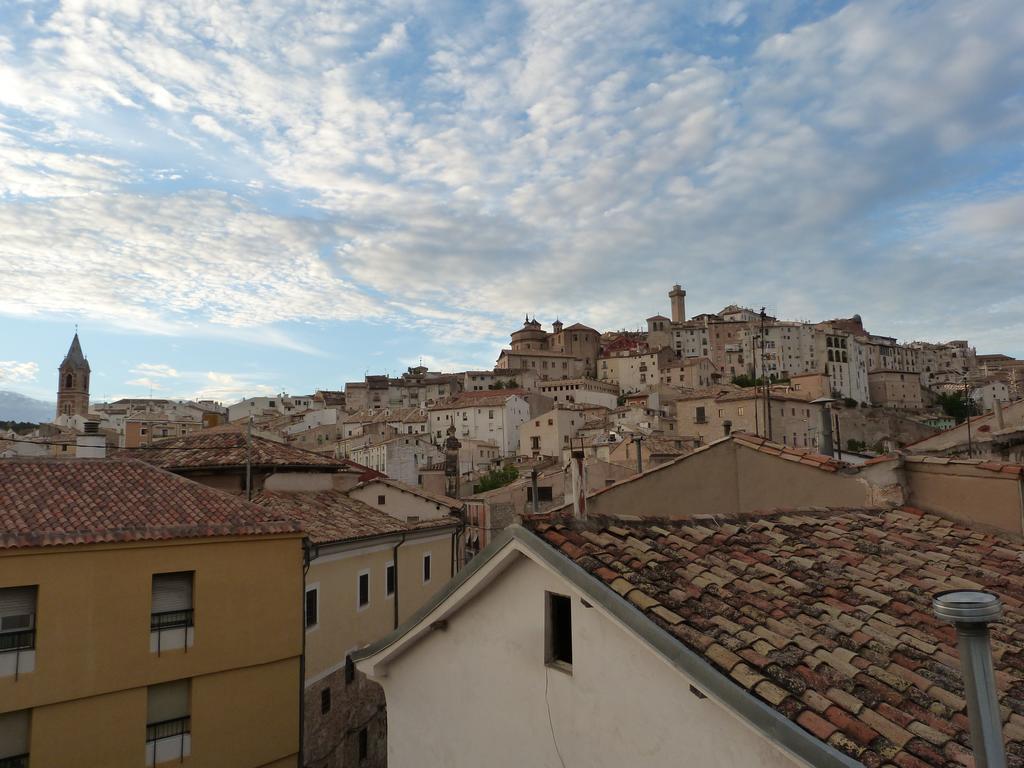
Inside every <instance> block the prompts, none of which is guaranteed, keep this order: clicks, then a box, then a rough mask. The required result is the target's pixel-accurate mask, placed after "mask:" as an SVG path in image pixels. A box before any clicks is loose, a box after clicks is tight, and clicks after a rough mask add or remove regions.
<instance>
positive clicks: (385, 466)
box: [348, 434, 444, 485]
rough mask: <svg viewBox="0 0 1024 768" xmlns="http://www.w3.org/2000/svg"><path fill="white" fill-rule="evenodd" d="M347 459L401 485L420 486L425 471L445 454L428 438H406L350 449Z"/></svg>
mask: <svg viewBox="0 0 1024 768" xmlns="http://www.w3.org/2000/svg"><path fill="white" fill-rule="evenodd" d="M348 458H350V459H352V461H355V462H358V463H360V464H362V465H363V466H365V467H369V468H370V469H375V470H377V471H378V472H383V473H384V474H385V475H387V476H388V477H390V478H392V479H394V480H398V481H399V482H402V483H407V484H409V485H419V484H420V472H421V470H422V469H423V467H425V466H430V465H432V464H437V463H438V462H440V461H443V460H444V453H442V452H441V450H440V449H439V448H438V447H437V446H435V445H434V444H433V443H431V442H430V440H429V439H427V437H426V435H408V434H407V435H398V436H397V437H392V438H390V439H389V440H385V441H384V442H382V443H373V444H369V445H364V446H361V447H358V448H354V449H351V450H350V451H349V454H348Z"/></svg>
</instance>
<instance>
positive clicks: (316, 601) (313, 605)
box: [306, 586, 320, 629]
mask: <svg viewBox="0 0 1024 768" xmlns="http://www.w3.org/2000/svg"><path fill="white" fill-rule="evenodd" d="M319 623H320V589H319V587H317V586H312V587H307V588H306V629H313V628H314V627H315V626H316V625H317V624H319Z"/></svg>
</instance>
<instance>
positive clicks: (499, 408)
mask: <svg viewBox="0 0 1024 768" xmlns="http://www.w3.org/2000/svg"><path fill="white" fill-rule="evenodd" d="M525 394H526V393H525V392H524V391H522V390H507V389H506V390H494V391H489V392H464V393H463V394H462V395H460V396H459V397H457V398H455V399H454V400H450V401H445V402H443V403H438V404H436V405H433V406H431V407H430V408H429V409H428V411H427V414H428V417H427V418H428V421H427V423H428V430H429V433H430V435H431V438H432V439H433V440H434V442H435V443H436V444H440V443H441V441H443V440H444V439H445V437H446V435H447V432H448V427H450V426H454V427H455V436H456V437H457V438H458V439H459V440H463V439H466V438H469V439H471V440H483V441H487V442H492V443H494V444H495V445H497V446H498V449H499V450H500V451H501V453H502V455H503V456H514V455H515V453H516V451H518V450H519V427H520V426H521V425H522V424H524V423H525V422H526V421H527V420H528V419H529V418H530V404H529V403H528V402H527V400H526V398H525V396H524V395H525Z"/></svg>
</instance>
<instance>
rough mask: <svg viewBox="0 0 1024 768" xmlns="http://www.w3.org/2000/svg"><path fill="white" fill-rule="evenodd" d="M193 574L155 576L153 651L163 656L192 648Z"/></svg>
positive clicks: (150, 622) (161, 574)
mask: <svg viewBox="0 0 1024 768" xmlns="http://www.w3.org/2000/svg"><path fill="white" fill-rule="evenodd" d="M193 576H194V574H193V572H192V571H179V572H176V573H154V574H153V603H152V608H151V613H150V617H149V630H150V633H149V634H150V640H149V646H150V651H155V652H156V653H157V654H161V653H162V652H163V651H168V650H173V649H177V648H185V649H186V650H187V649H188V648H189V647H190V646H191V645H192V639H193V638H192V636H193V632H192V626H193V611H192V581H193Z"/></svg>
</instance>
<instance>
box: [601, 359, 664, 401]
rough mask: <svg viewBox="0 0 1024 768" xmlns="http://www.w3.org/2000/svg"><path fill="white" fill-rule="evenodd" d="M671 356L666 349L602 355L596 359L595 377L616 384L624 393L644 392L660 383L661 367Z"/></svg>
mask: <svg viewBox="0 0 1024 768" xmlns="http://www.w3.org/2000/svg"><path fill="white" fill-rule="evenodd" d="M673 357H674V355H673V354H672V353H671V351H669V350H668V349H661V350H658V351H655V352H640V353H634V354H627V355H610V356H602V357H600V358H599V359H598V361H597V378H598V379H599V380H601V381H607V382H612V383H614V384H618V385H619V391H620V392H622V394H624V395H625V394H629V393H631V392H646V391H648V390H650V389H652V388H654V387H656V386H657V385H658V384H660V383H661V369H662V368H663V367H664V366H666V365H668V364H669V363H670V362H671V360H672V359H673Z"/></svg>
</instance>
